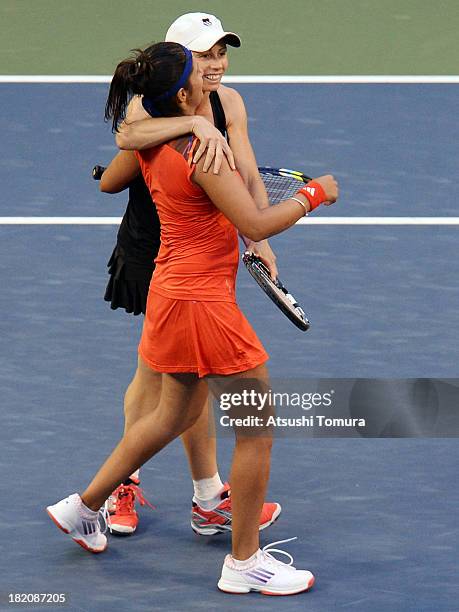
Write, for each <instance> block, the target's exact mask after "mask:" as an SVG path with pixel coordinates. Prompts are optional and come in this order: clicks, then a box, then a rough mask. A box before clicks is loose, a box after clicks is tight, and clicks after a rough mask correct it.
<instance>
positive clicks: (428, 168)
mask: <svg viewBox="0 0 459 612" xmlns="http://www.w3.org/2000/svg"><path fill="white" fill-rule="evenodd" d="M237 89H238V90H239V91H240V92H241V93H242V95H243V96H244V99H245V101H246V105H247V108H248V112H249V118H250V124H249V127H250V131H251V138H252V142H253V145H254V148H255V151H256V153H257V159H258V162H259V164H260V165H261V164H263V165H274V166H277V165H283V166H286V167H293V168H296V169H299V170H304V171H305V172H306V173H309V174H312V175H320V174H323V173H325V172H328V171H332V172H333V173H334V174H335V175H336V176H337V178H338V179H339V181H340V183H341V195H340V201H339V202H338V203H337V204H336V205H335V206H333V207H331V208H327V209H320V211H318V213H317V214H318V215H321V216H324V217H326V216H328V217H333V216H350V217H352V216H355V217H357V216H375V217H377V216H407V217H409V216H444V217H453V216H456V215H457V201H458V197H459V193H458V187H457V181H456V176H457V168H458V162H459V159H458V158H459V155H458V151H457V146H456V143H457V141H458V137H459V133H458V131H459V128H458V124H457V122H455V121H454V120H453V118H454V117H455V115H456V109H457V100H458V88H457V85H382V84H379V85H339V84H334V85H288V86H285V85H282V86H281V85H238V86H237ZM0 90H1V94H2V99H4V100H5V107H6V108H8V109H9V114H8V117H7V118H6V117H5V116H4V117H3V118H2V119H0V123H1V127H2V135H3V138H2V142H1V144H0V147H1V149H2V157H1V162H0V178H1V180H2V185H3V189H2V196H3V197H2V205H1V209H0V211H1V212H0V215H1V216H120V215H121V214H122V213H123V211H124V204H125V197H124V196H123V194H121V195H119V196H107V195H102V194H100V193H99V192H98V186H97V184H96V183H94V181H92V179H91V175H90V170H91V167H92V165H93V164H94V163H102V164H105V163H107V162H108V161H109V160H110V159H111V157H112V156H113V155H114V154H115V152H116V149H115V147H114V144H113V137H112V135H111V134H110V131H109V128H108V126H106V125H104V124H103V122H102V119H101V118H102V114H103V106H104V102H105V96H106V93H107V86H106V85H104V84H94V85H88V84H85V85H83V84H81V85H77V84H75V85H50V84H48V85H46V84H35V85H26V84H20V85H12V84H10V85H6V84H2V85H0ZM292 99H293V100H294V101H295V105H294V109H295V111H294V112H295V113H296V116H295V117H294V116H293V115H292V112H293V111H292V104H291V100H292ZM116 229H117V228H116V227H115V226H113V225H98V226H84V225H83V226H80V225H78V226H74V225H65V226H60V225H37V226H24V225H12V226H6V225H2V226H0V236H1V252H2V257H1V260H0V267H1V278H2V289H3V291H2V292H1V295H0V301H1V304H2V312H3V317H2V319H1V321H0V327H1V337H2V339H3V342H2V368H1V370H0V381H1V385H2V389H3V393H2V396H3V401H2V415H3V428H2V435H1V448H2V451H3V452H2V459H1V464H2V467H3V471H4V474H5V475H6V476H7V477H6V478H4V479H3V481H2V483H1V485H0V487H1V490H2V499H3V500H5V503H4V504H2V507H1V509H0V516H1V519H2V520H1V522H0V524H1V528H2V530H3V535H4V537H3V545H4V546H5V549H6V550H7V553H8V554H3V555H2V557H1V561H0V569H1V574H2V578H3V580H2V584H3V586H2V589H1V596H2V603H0V609H5V610H6V609H11V606H8V605H7V603H6V602H7V599H6V595H7V594H8V593H10V592H26V593H33V592H51V593H53V592H54V593H56V592H65V593H68V597H69V602H68V605H67V609H69V610H85V611H86V610H87V611H91V612H92V611H97V612H98V611H105V610H107V609H109V608H110V609H112V608H116V609H118V610H126V611H130V610H136V611H137V610H139V611H142V610H172V611H175V610H178V609H182V608H183V607H184V606H186V608H187V609H190V610H198V609H200V610H202V609H207V610H216V609H222V610H245V609H249V608H250V609H253V610H258V609H260V610H261V609H263V610H276V611H277V610H279V609H280V608H282V610H284V609H285V610H301V609H308V610H310V611H311V612H316V611H317V612H328V611H330V610H341V609H343V610H347V609H349V610H356V611H357V610H358V611H362V612H368V611H371V612H379V611H381V612H382V611H387V610H391V611H400V612H402V611H403V612H419V611H431V610H432V611H433V610H435V611H444V612H446V611H448V612H450V611H452V610H454V609H455V608H456V607H457V604H455V603H454V602H457V598H458V595H459V592H458V588H457V580H456V577H455V574H456V571H455V566H456V565H457V559H456V557H457V545H458V533H459V530H458V528H457V520H456V511H455V509H456V508H457V506H458V502H459V499H458V492H457V487H454V486H453V483H454V482H455V481H456V478H457V442H456V440H455V439H454V438H453V439H404V440H397V439H376V440H364V439H357V438H354V439H332V438H330V439H314V438H304V439H300V438H295V439H288V438H287V439H279V440H276V441H275V444H274V451H273V463H272V477H271V482H270V495H269V497H270V499H275V500H277V501H279V502H280V503H281V504H282V506H283V513H282V515H281V517H280V519H279V521H278V522H277V523H276V524H275V525H274V526H273V527H271V528H270V529H269V530H267V531H265V532H263V536H262V542H263V543H264V544H266V543H268V542H271V541H275V540H281V539H284V538H289V537H293V536H297V537H298V540H296V541H294V542H291V543H289V544H288V545H286V549H287V550H289V551H290V552H291V554H292V555H293V556H294V558H295V565H296V566H297V567H301V566H303V567H307V568H310V569H311V570H312V571H313V572H314V573H315V575H316V577H317V582H316V585H315V586H314V588H313V590H312V591H311V592H310V593H306V594H303V595H300V596H297V597H291V598H284V599H283V600H282V601H281V602H280V603H279V601H278V599H277V598H268V597H262V596H257V595H256V594H251V595H250V596H246V597H241V598H235V597H231V596H225V595H224V594H222V593H220V592H218V591H217V589H216V581H217V579H218V576H219V571H220V564H221V561H222V558H223V555H224V553H225V552H227V550H228V548H229V539H228V538H227V537H226V536H219V537H216V538H214V539H212V538H211V539H205V538H199V537H198V536H196V535H195V534H194V533H193V532H192V531H191V529H190V527H189V510H190V499H191V496H192V486H191V482H190V478H189V475H188V468H187V465H186V461H185V456H184V453H183V451H182V448H181V445H180V444H179V443H174V444H173V445H171V446H170V447H168V448H167V449H165V451H163V452H161V453H160V454H159V455H158V456H157V457H155V458H154V459H153V460H152V461H151V462H150V463H149V464H147V466H146V467H145V468H144V471H143V484H142V486H143V488H144V489H145V491H146V493H147V495H148V497H149V498H150V499H151V501H152V502H153V503H154V504H155V505H156V506H157V509H156V510H155V511H150V510H145V509H141V512H142V515H141V519H142V520H141V523H140V527H139V530H138V532H137V534H136V535H135V536H134V537H132V538H126V539H115V538H110V547H109V549H108V551H107V553H105V554H104V555H103V556H100V557H97V556H91V555H88V554H87V553H85V552H84V551H83V550H80V549H79V548H78V547H77V546H75V545H73V544H72V543H71V542H70V541H66V539H65V538H63V536H62V535H61V534H60V533H58V532H57V531H56V529H55V528H54V527H53V525H52V524H51V523H50V521H49V519H48V518H47V517H46V515H45V513H44V507H45V506H46V505H47V504H49V503H52V502H54V501H55V500H57V499H60V498H61V497H63V496H64V495H65V494H68V493H71V492H72V491H74V490H79V489H81V488H82V487H84V486H85V485H86V484H87V481H88V480H89V478H90V477H91V476H92V474H93V472H94V471H95V469H96V468H97V467H98V466H99V464H100V462H101V461H102V460H103V459H104V458H105V456H106V455H107V454H108V452H109V451H110V450H111V448H112V446H113V445H114V444H115V443H116V442H117V441H118V439H119V437H120V435H121V432H122V425H123V413H122V396H123V393H124V390H125V388H126V386H127V384H128V382H129V381H130V378H131V376H132V374H133V371H134V368H135V363H136V351H137V341H138V338H139V334H140V330H141V324H142V320H141V319H140V318H139V317H137V318H134V317H131V316H128V315H126V314H125V313H124V312H119V311H116V312H112V311H110V309H109V307H108V305H107V304H106V303H105V302H104V301H103V299H102V297H103V293H104V289H105V284H106V281H107V278H108V277H107V271H106V262H107V260H108V257H109V254H110V253H111V250H112V247H113V244H114V240H115V235H116ZM457 232H458V228H457V226H454V225H452V226H445V227H438V226H427V227H417V226H401V227H388V226H377V225H374V226H352V225H351V226H333V225H324V226H314V225H311V226H309V227H308V226H307V225H302V226H298V227H295V228H293V229H291V230H290V231H288V232H286V233H284V234H282V235H280V236H278V237H276V238H274V239H273V240H272V244H273V246H274V248H275V251H276V253H277V255H278V262H279V268H280V272H281V276H282V277H283V280H284V281H285V282H286V284H287V286H289V287H292V290H294V292H295V295H296V296H297V297H298V299H300V300H301V302H302V304H303V305H304V306H305V309H306V310H307V314H308V316H309V318H310V320H311V325H312V326H311V330H310V331H308V332H307V333H306V334H302V333H301V332H299V331H298V330H296V328H295V327H293V326H292V325H291V324H290V323H289V322H288V321H287V320H286V319H285V318H283V317H282V316H281V315H280V314H279V313H278V311H277V310H276V309H275V307H274V306H273V305H272V304H271V303H270V302H268V301H267V300H266V298H265V296H264V295H263V294H262V293H261V291H260V290H259V288H258V287H257V286H256V285H255V284H254V283H253V281H252V280H251V278H250V277H249V275H248V274H247V273H246V272H245V270H242V269H241V270H240V273H239V302H240V304H241V307H242V309H243V310H244V312H245V313H246V314H247V316H248V318H249V320H250V321H251V323H252V324H253V326H254V328H255V330H256V331H257V333H258V335H259V337H260V338H261V340H262V341H263V343H264V344H265V346H266V348H267V350H268V352H269V353H270V355H271V361H270V370H271V374H272V376H273V377H274V378H282V379H288V378H297V379H298V378H304V379H308V378H360V377H369V378H378V377H381V378H404V377H405V378H411V377H415V378H434V379H447V378H452V379H454V378H456V377H457V372H458V369H457V363H458V361H459V314H458V313H459V309H458V305H459V264H458V259H457V245H458V238H457ZM456 433H457V432H456ZM231 451H232V442H231V440H230V439H222V440H220V441H219V463H220V466H221V472H222V474H224V475H225V476H226V475H227V474H228V467H229V464H230V456H231ZM281 548H282V546H281ZM273 599H274V601H273ZM185 601H186V604H185V603H184V602H185ZM34 609H37V610H38V609H43V610H44V609H49V606H48V607H43V608H40V607H39V606H36V607H35V608H34Z"/></svg>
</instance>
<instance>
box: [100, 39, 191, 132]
mask: <svg viewBox="0 0 459 612" xmlns="http://www.w3.org/2000/svg"><path fill="white" fill-rule="evenodd" d="M132 53H133V56H132V57H131V58H128V59H125V60H123V61H122V62H120V63H119V64H118V66H117V67H116V70H115V74H114V75H113V79H112V82H111V84H110V91H109V93H108V98H107V103H106V105H105V120H106V121H108V120H110V119H112V131H117V129H118V125H119V124H120V122H121V121H122V120H123V119H124V118H125V116H126V109H127V106H128V103H129V100H130V99H131V97H132V96H133V95H143V96H145V97H146V98H149V99H154V98H158V97H159V96H161V95H162V94H164V93H165V92H167V91H169V90H170V89H171V87H173V85H174V84H175V83H176V82H177V81H178V80H179V79H180V76H181V75H182V73H183V69H184V66H185V63H186V53H185V49H184V48H183V47H182V46H181V45H179V44H177V43H164V42H163V43H157V44H155V45H151V46H150V47H148V48H147V49H145V50H144V51H142V50H141V49H134V50H133V51H132ZM187 85H188V83H186V84H185V85H184V87H185V88H187ZM156 108H157V110H158V114H160V115H162V116H164V117H172V116H174V115H178V114H180V109H179V106H178V104H177V100H176V96H175V95H174V96H172V97H170V98H166V99H164V100H161V101H159V102H158V103H157V104H156Z"/></svg>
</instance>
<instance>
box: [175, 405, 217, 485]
mask: <svg viewBox="0 0 459 612" xmlns="http://www.w3.org/2000/svg"><path fill="white" fill-rule="evenodd" d="M208 404H209V403H208V398H207V397H206V399H205V401H204V406H203V409H202V412H201V415H200V417H199V419H198V420H197V421H196V423H195V424H194V425H193V426H192V427H190V429H188V430H187V431H185V432H184V433H183V434H182V443H183V446H184V448H185V452H186V454H187V457H188V463H189V465H190V471H191V475H192V477H193V480H201V479H203V478H212V476H214V475H215V474H216V473H217V472H218V465H217V440H216V438H215V433H214V423H213V413H212V411H211V410H209V405H208ZM209 417H210V419H211V421H209Z"/></svg>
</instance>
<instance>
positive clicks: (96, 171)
mask: <svg viewBox="0 0 459 612" xmlns="http://www.w3.org/2000/svg"><path fill="white" fill-rule="evenodd" d="M105 170H106V168H105V166H94V168H93V169H92V178H93V179H94V180H95V181H100V179H101V178H102V174H103V173H104V172H105Z"/></svg>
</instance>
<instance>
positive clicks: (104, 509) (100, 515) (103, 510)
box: [97, 502, 110, 533]
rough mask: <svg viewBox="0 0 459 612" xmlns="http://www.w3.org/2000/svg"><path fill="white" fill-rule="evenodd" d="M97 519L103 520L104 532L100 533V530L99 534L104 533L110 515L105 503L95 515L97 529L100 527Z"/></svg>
mask: <svg viewBox="0 0 459 612" xmlns="http://www.w3.org/2000/svg"><path fill="white" fill-rule="evenodd" d="M99 518H101V519H103V521H104V525H105V527H104V530H103V531H102V528H101V530H100V533H105V532H106V531H107V529H108V527H109V523H110V513H109V512H108V509H107V502H105V504H104V505H103V506H102V508H101V509H100V510H99V513H98V515H97V521H98V522H99V527H100V521H99Z"/></svg>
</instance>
